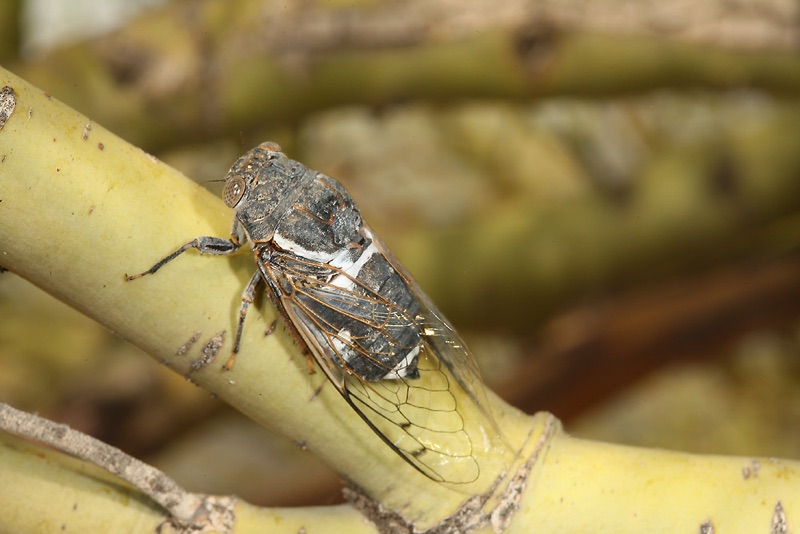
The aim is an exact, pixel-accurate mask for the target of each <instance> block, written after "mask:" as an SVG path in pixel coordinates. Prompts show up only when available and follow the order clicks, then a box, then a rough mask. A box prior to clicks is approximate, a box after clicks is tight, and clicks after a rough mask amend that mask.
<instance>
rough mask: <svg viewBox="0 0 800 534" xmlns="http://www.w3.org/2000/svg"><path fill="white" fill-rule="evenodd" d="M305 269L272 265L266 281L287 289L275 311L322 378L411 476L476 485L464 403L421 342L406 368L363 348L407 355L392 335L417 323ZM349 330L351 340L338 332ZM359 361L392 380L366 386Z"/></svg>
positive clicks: (370, 295) (374, 297)
mask: <svg viewBox="0 0 800 534" xmlns="http://www.w3.org/2000/svg"><path fill="white" fill-rule="evenodd" d="M295 262H301V263H303V265H299V266H296V265H293V264H294V263H295ZM307 263H308V260H298V259H292V258H289V257H283V258H277V259H276V264H275V265H274V267H275V269H273V270H272V272H271V273H270V274H271V276H273V277H278V278H280V279H281V280H279V283H280V286H281V287H290V288H291V291H287V292H285V294H284V295H283V296H282V297H281V302H282V305H283V307H284V309H285V311H286V313H287V315H288V316H289V319H290V320H291V322H292V324H293V325H294V327H295V328H296V329H297V330H298V333H299V334H300V335H301V337H302V338H303V339H304V340H305V341H306V344H307V345H308V347H309V349H310V350H311V353H312V355H313V357H314V359H315V361H316V362H317V363H318V364H319V366H320V367H321V369H322V371H323V372H324V373H325V375H326V376H327V377H328V379H329V380H330V381H331V382H332V383H333V385H334V386H336V388H337V390H338V391H339V392H340V393H341V394H342V396H343V397H344V398H345V400H346V401H347V402H348V403H349V404H350V406H351V407H352V408H353V409H354V410H355V411H356V412H357V413H358V414H359V416H361V418H362V419H363V420H364V421H365V422H366V423H367V425H369V426H370V428H371V429H372V430H373V431H375V433H376V434H378V435H379V436H380V437H381V439H382V440H383V441H384V442H385V443H386V444H387V445H388V446H389V447H391V448H392V449H393V450H394V451H395V452H396V453H397V454H399V455H400V456H401V457H402V458H403V459H405V460H406V461H407V462H408V463H409V464H411V465H412V466H413V467H414V468H416V469H417V470H418V471H420V472H421V473H423V474H424V475H426V476H428V477H429V478H431V479H433V480H437V481H442V482H450V483H468V482H472V481H474V480H476V479H477V478H478V476H479V474H480V471H479V467H478V464H477V462H476V460H475V458H474V456H473V441H472V438H471V437H470V435H469V434H468V433H467V431H466V429H465V423H464V419H463V417H462V414H461V412H460V410H459V402H460V401H459V399H462V400H463V396H461V397H459V393H458V392H457V388H458V386H457V385H456V384H454V383H453V381H452V378H451V375H450V373H449V369H448V368H447V367H444V366H443V365H442V362H441V360H440V359H439V358H438V357H437V354H436V353H435V349H434V348H433V347H432V346H431V345H430V344H429V343H428V342H427V341H426V340H425V338H424V337H421V338H418V339H421V340H422V341H421V342H420V343H419V345H418V351H419V352H418V353H417V354H416V358H415V359H414V360H413V363H412V360H403V361H402V363H400V364H399V365H394V366H391V365H390V364H387V363H385V362H389V361H396V360H397V358H392V357H390V356H391V355H389V354H385V353H384V354H374V353H370V352H369V351H368V350H367V349H366V347H371V346H375V345H376V343H374V341H375V340H376V339H378V340H381V341H385V343H381V344H380V345H381V346H383V347H390V348H388V349H386V350H400V349H406V350H407V349H408V347H407V346H403V345H402V343H399V342H398V338H397V336H396V334H395V332H397V331H400V330H402V329H404V328H409V327H413V328H419V326H418V325H417V323H416V320H417V317H416V316H414V317H411V316H410V315H409V314H407V313H405V312H404V311H403V310H401V309H398V308H397V306H396V305H395V304H394V303H392V302H389V301H387V300H386V299H384V298H383V297H381V296H380V295H378V294H377V293H375V292H371V291H364V290H363V288H360V290H359V291H354V290H348V289H346V288H342V287H341V286H339V285H333V284H329V283H325V282H322V281H321V280H320V278H319V274H320V270H322V269H324V268H326V266H324V265H323V264H317V265H316V266H315V268H314V269H313V272H314V273H315V275H316V276H308V275H307V274H305V273H306V272H308V271H309V269H308V265H307ZM327 268H329V269H331V270H332V271H335V269H333V268H330V267H327ZM354 323H357V328H355V327H354ZM356 330H357V331H358V332H359V335H358V336H354V335H351V334H349V333H348V334H344V333H343V332H345V331H348V332H349V331H356ZM391 347H394V348H393V349H392V348H391ZM354 354H355V355H357V356H358V360H359V361H358V362H356V361H354V357H353V355H354ZM364 360H366V361H369V362H370V365H372V366H383V369H382V373H381V376H386V375H388V376H391V378H387V379H384V380H365V379H364V378H363V377H362V376H361V374H360V372H359V371H358V370H357V369H356V367H358V366H360V365H361V364H362V363H363V361H364ZM404 366H413V368H409V369H405V368H404Z"/></svg>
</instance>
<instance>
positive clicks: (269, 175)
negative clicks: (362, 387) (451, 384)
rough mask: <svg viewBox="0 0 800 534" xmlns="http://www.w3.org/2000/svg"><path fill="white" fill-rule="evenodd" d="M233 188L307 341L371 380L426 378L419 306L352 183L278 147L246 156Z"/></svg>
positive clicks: (240, 229) (240, 215) (239, 213)
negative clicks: (421, 369) (420, 368)
mask: <svg viewBox="0 0 800 534" xmlns="http://www.w3.org/2000/svg"><path fill="white" fill-rule="evenodd" d="M231 177H236V180H234V181H231ZM239 180H241V181H239ZM228 184H229V185H228V186H227V187H226V191H225V198H226V202H228V203H229V205H230V203H231V202H233V201H234V200H235V202H236V203H235V204H234V205H233V206H232V207H234V209H236V223H235V224H234V232H233V233H234V235H240V236H241V237H243V238H246V239H249V240H250V241H251V242H252V244H253V248H254V250H255V251H256V254H257V257H258V263H259V266H260V271H261V273H262V275H263V277H264V279H265V280H266V281H267V283H268V284H269V285H270V286H271V288H272V289H273V291H274V292H275V294H276V295H277V296H278V297H280V300H281V302H282V303H283V305H284V306H285V307H286V308H287V309H286V312H287V313H288V315H289V316H290V318H291V319H292V321H293V322H295V323H298V322H299V323H300V324H299V325H298V324H296V325H295V326H299V327H300V328H298V331H299V333H300V334H301V336H302V337H303V338H304V340H305V341H306V343H308V344H309V345H310V346H312V347H313V346H315V345H316V346H318V347H320V348H322V349H323V350H325V349H327V350H330V349H333V353H332V354H333V361H334V363H336V364H337V365H339V366H340V367H342V368H344V369H346V370H347V371H348V372H350V373H353V374H356V375H357V376H359V377H360V378H363V379H365V380H372V381H374V380H382V379H385V378H397V377H405V378H414V377H416V376H417V369H416V361H417V357H418V354H419V350H420V331H419V327H418V325H417V324H416V322H415V317H416V315H417V313H418V312H419V304H418V303H417V301H416V300H415V298H414V295H413V294H412V292H411V290H410V288H409V285H408V283H407V281H406V280H405V279H404V278H403V277H402V276H401V275H400V274H399V273H398V272H397V271H396V270H395V269H394V267H393V266H392V264H391V263H390V262H389V260H388V259H387V258H386V256H385V254H384V253H383V252H382V251H381V249H380V248H379V246H378V245H377V244H376V243H375V242H374V239H373V236H372V233H371V232H370V231H369V229H368V228H366V227H365V226H364V225H363V222H362V219H361V214H360V212H359V210H358V208H357V207H356V206H355V204H354V202H353V200H352V198H351V197H350V195H349V194H348V193H347V191H346V190H345V189H344V187H342V186H341V184H339V182H337V181H336V180H334V179H333V178H330V177H328V176H326V175H324V174H322V173H319V172H316V171H314V170H311V169H308V168H307V167H305V166H304V165H302V164H301V163H298V162H296V161H294V160H291V159H289V158H288V157H287V156H286V155H284V154H283V153H282V152H279V151H276V150H273V149H272V146H271V145H266V146H265V145H261V146H259V147H257V148H255V149H253V150H251V151H250V152H248V153H247V154H246V155H244V156H243V157H242V158H240V159H239V160H238V161H237V162H236V163H235V164H234V165H233V167H232V168H231V171H230V174H229V181H228ZM230 184H232V185H230ZM242 185H243V186H244V187H242ZM240 192H241V196H239V195H240ZM237 196H238V198H236V197H237ZM241 234H244V235H241ZM287 303H289V304H287Z"/></svg>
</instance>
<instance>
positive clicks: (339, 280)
mask: <svg viewBox="0 0 800 534" xmlns="http://www.w3.org/2000/svg"><path fill="white" fill-rule="evenodd" d="M373 254H380V251H379V250H378V247H376V246H375V243H370V244H369V245H368V246H367V248H365V249H364V250H363V251H362V252H361V255H360V256H359V257H358V259H357V260H356V261H354V262H349V261H347V260H349V257H347V256H343V255H342V254H339V255H338V256H336V258H335V259H334V260H332V261H331V262H330V265H333V266H334V267H338V268H339V269H341V271H342V274H337V275H336V276H334V277H333V278H332V279H331V281H330V284H331V285H332V286H336V287H341V288H342V289H352V288H353V287H354V286H355V283H354V282H353V280H354V279H356V278H358V273H360V272H361V269H362V268H363V267H364V265H365V264H366V263H367V262H368V261H369V259H370V258H371V257H372V255H373ZM334 261H335V262H337V263H339V265H337V264H335V263H334ZM348 263H349V265H348Z"/></svg>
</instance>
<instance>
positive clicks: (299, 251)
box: [272, 232, 341, 263]
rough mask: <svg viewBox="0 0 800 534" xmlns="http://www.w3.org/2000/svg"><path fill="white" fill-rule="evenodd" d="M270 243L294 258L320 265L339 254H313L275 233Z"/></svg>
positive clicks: (313, 252) (311, 251)
mask: <svg viewBox="0 0 800 534" xmlns="http://www.w3.org/2000/svg"><path fill="white" fill-rule="evenodd" d="M272 241H273V242H274V243H275V244H276V245H278V246H279V247H281V248H282V249H283V250H286V251H289V252H291V253H292V254H294V255H296V256H300V257H301V258H305V259H307V260H313V261H318V262H320V263H328V262H329V261H331V259H332V258H333V257H335V256H336V255H337V254H341V252H333V253H331V252H315V251H313V250H308V249H305V248H303V247H301V246H300V245H298V244H297V243H295V242H294V241H292V240H291V239H288V238H286V237H284V236H282V235H281V234H279V233H277V232H275V235H274V236H273V237H272Z"/></svg>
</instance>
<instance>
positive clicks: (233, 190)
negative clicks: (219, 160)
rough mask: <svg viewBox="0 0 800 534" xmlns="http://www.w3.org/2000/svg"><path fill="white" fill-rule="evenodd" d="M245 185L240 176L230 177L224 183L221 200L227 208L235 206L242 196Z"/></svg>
mask: <svg viewBox="0 0 800 534" xmlns="http://www.w3.org/2000/svg"><path fill="white" fill-rule="evenodd" d="M244 190H245V183H244V178H242V177H241V176H232V177H230V178H228V179H227V180H226V181H225V189H223V190H222V199H223V200H224V201H225V205H226V206H228V207H229V208H234V207H236V204H238V203H239V201H240V200H241V199H242V197H243V196H244Z"/></svg>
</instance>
